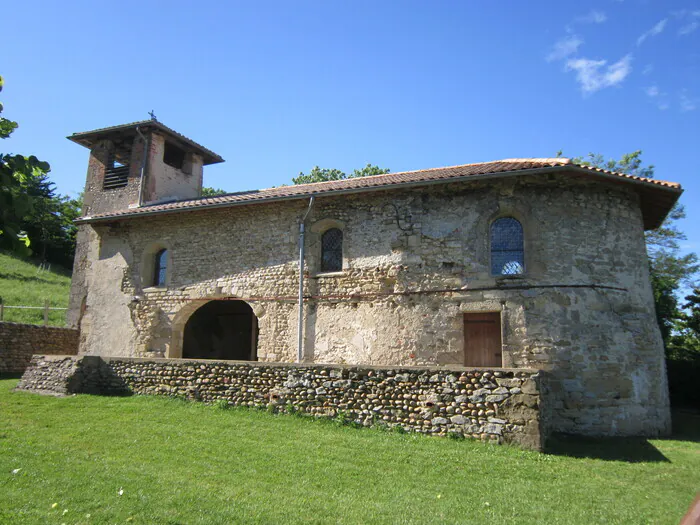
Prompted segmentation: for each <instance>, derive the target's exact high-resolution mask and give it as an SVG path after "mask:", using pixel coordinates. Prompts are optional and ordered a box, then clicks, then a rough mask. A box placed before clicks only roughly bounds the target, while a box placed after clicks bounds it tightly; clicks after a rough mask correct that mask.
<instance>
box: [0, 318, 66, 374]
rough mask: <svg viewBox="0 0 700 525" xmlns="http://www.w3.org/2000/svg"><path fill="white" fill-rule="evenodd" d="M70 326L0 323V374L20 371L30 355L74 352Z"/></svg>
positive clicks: (24, 366) (28, 360) (18, 372)
mask: <svg viewBox="0 0 700 525" xmlns="http://www.w3.org/2000/svg"><path fill="white" fill-rule="evenodd" d="M78 338H79V332H78V330H75V329H73V328H58V327H56V326H40V325H34V324H19V323H3V322H0V374H21V373H22V372H24V370H25V368H27V365H29V362H30V360H31V358H32V355H34V354H42V355H77V353H78Z"/></svg>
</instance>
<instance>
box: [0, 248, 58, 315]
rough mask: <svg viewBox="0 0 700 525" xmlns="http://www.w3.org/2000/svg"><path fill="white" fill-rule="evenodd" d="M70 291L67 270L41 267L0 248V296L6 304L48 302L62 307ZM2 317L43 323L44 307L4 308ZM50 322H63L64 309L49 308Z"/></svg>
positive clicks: (21, 304)
mask: <svg viewBox="0 0 700 525" xmlns="http://www.w3.org/2000/svg"><path fill="white" fill-rule="evenodd" d="M69 293H70V273H69V272H68V271H67V270H65V269H63V268H61V267H56V266H54V267H53V268H51V269H50V270H49V269H42V268H40V267H39V265H38V264H35V263H33V262H31V261H27V260H25V259H20V258H17V257H14V256H12V255H10V254H8V253H6V252H2V251H0V297H1V298H2V302H3V303H4V304H6V305H12V306H17V305H20V306H44V300H45V299H48V300H49V306H51V307H60V308H65V307H67V306H68V295H69ZM3 320H4V321H9V322H13V323H31V324H43V323H44V312H43V310H16V309H13V308H6V309H5V312H4V319H3ZM49 324H50V325H52V326H65V324H66V312H65V310H58V311H50V312H49Z"/></svg>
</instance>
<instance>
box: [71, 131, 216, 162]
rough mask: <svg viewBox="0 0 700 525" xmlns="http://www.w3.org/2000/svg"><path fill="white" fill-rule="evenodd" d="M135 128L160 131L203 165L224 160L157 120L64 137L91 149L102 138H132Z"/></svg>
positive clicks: (134, 134) (116, 139)
mask: <svg viewBox="0 0 700 525" xmlns="http://www.w3.org/2000/svg"><path fill="white" fill-rule="evenodd" d="M136 128H139V130H140V131H141V132H142V133H144V132H145V131H148V130H152V131H158V132H160V133H162V134H163V135H165V136H166V137H167V139H168V140H170V141H173V142H175V143H176V144H177V145H179V146H180V147H182V148H183V149H184V150H186V151H193V152H194V153H197V154H199V155H201V156H202V160H203V164H204V165H205V166H206V165H208V164H217V163H219V162H224V159H222V158H221V156H220V155H217V154H216V153H214V152H213V151H211V150H209V149H207V148H205V147H204V146H202V145H201V144H198V143H196V142H195V141H194V140H192V139H190V138H187V137H185V136H184V135H182V134H181V133H178V132H177V131H175V130H174V129H171V128H169V127H168V126H166V125H165V124H163V123H161V122H158V121H157V120H142V121H139V122H131V123H130V124H121V125H119V126H111V127H109V128H100V129H94V130H92V131H82V132H79V133H73V134H72V135H70V136H68V137H66V138H67V139H68V140H71V141H73V142H75V143H76V144H80V145H81V146H85V147H86V148H88V149H92V148H93V146H94V145H95V144H96V143H98V142H100V141H102V140H114V141H116V142H120V141H123V140H124V139H127V138H133V137H135V136H136V134H137V131H136Z"/></svg>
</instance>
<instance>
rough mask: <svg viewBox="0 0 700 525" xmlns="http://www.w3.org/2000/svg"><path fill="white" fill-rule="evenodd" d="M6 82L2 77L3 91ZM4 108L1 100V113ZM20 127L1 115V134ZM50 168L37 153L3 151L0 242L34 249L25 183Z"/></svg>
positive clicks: (0, 163) (20, 250)
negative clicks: (26, 220)
mask: <svg viewBox="0 0 700 525" xmlns="http://www.w3.org/2000/svg"><path fill="white" fill-rule="evenodd" d="M3 85H4V81H3V79H2V77H0V91H1V90H2V88H3ZM3 109H4V108H3V106H2V104H0V113H2V111H3ZM17 127H18V124H17V122H15V121H12V120H9V119H6V118H4V117H0V138H1V139H7V138H9V137H10V135H12V133H13V132H14V131H15V130H16V129H17ZM49 170H50V167H49V165H48V163H46V162H42V161H40V160H39V159H37V158H36V157H35V156H33V155H32V156H30V157H25V156H23V155H11V154H5V153H0V246H4V247H6V248H9V249H11V250H13V251H16V252H18V253H20V254H24V255H28V254H29V253H31V252H30V250H29V236H28V235H27V234H26V232H24V231H23V230H22V227H21V222H22V219H23V218H24V217H26V216H27V214H28V213H30V212H31V210H32V205H33V200H32V198H31V196H30V195H28V194H27V193H26V192H25V191H23V189H22V185H23V184H26V183H27V181H29V180H30V179H31V178H32V177H36V176H39V175H41V174H45V173H47V172H48V171H49Z"/></svg>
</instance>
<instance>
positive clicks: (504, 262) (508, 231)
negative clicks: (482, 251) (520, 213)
mask: <svg viewBox="0 0 700 525" xmlns="http://www.w3.org/2000/svg"><path fill="white" fill-rule="evenodd" d="M524 271H525V250H524V247H523V227H522V225H521V224H520V222H518V221H517V220H516V219H514V218H513V217H503V218H501V219H497V220H495V221H493V223H492V224H491V274H492V275H519V274H521V273H523V272H524Z"/></svg>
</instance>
